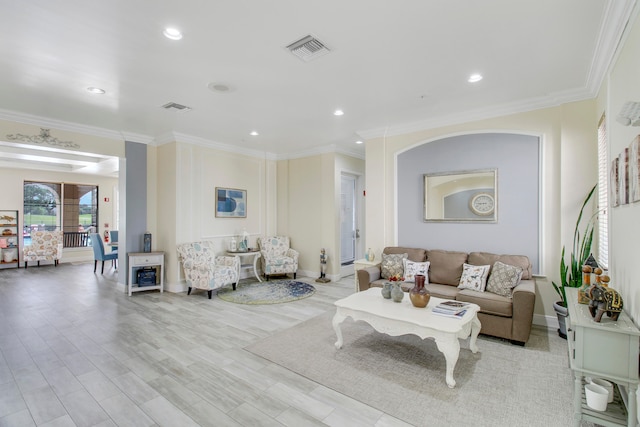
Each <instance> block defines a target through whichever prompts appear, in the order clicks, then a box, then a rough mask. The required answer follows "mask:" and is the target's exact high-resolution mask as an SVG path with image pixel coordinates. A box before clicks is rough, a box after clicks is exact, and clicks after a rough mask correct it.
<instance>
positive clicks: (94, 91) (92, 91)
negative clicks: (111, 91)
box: [87, 86, 105, 95]
mask: <svg viewBox="0 0 640 427" xmlns="http://www.w3.org/2000/svg"><path fill="white" fill-rule="evenodd" d="M87 90H88V91H89V92H91V93H95V94H98V95H102V94H103V93H105V92H104V89H100V88H99V87H93V86H91V87H88V88H87Z"/></svg>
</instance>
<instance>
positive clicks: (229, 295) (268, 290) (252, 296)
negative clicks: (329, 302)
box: [218, 279, 316, 304]
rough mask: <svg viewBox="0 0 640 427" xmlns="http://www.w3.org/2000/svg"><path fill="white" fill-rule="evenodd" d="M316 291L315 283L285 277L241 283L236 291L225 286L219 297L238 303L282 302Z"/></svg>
mask: <svg viewBox="0 0 640 427" xmlns="http://www.w3.org/2000/svg"><path fill="white" fill-rule="evenodd" d="M315 292H316V288H314V287H313V285H310V284H308V283H304V282H298V281H295V280H288V279H285V280H270V281H268V282H262V283H260V282H251V283H240V284H238V289H236V290H235V291H234V290H233V289H232V288H231V287H224V288H222V289H220V290H218V297H219V298H220V299H222V300H224V301H228V302H234V303H236V304H280V303H283V302H290V301H296V300H299V299H303V298H307V297H310V296H311V295H313V294H314V293H315Z"/></svg>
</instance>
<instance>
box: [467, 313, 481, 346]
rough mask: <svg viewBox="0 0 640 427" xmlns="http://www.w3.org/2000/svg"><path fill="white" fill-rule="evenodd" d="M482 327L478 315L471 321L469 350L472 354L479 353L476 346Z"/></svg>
mask: <svg viewBox="0 0 640 427" xmlns="http://www.w3.org/2000/svg"><path fill="white" fill-rule="evenodd" d="M481 326H482V325H481V324H480V320H479V319H478V315H477V314H476V315H475V316H474V317H473V320H472V321H471V339H470V340H469V349H471V352H472V353H477V352H478V345H477V344H476V341H477V339H478V334H480V328H481Z"/></svg>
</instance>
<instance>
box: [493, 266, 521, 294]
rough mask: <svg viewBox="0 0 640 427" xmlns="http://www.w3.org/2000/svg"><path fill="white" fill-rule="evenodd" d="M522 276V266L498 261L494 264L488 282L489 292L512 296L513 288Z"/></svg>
mask: <svg viewBox="0 0 640 427" xmlns="http://www.w3.org/2000/svg"><path fill="white" fill-rule="evenodd" d="M521 278H522V268H520V267H515V266H513V265H509V264H503V263H501V262H500V261H496V262H495V264H493V269H492V270H491V275H490V276H489V281H488V282H487V289H486V290H487V292H493V293H494V294H498V295H502V296H503V297H509V298H511V294H512V292H513V288H515V287H516V286H517V285H518V283H520V279H521Z"/></svg>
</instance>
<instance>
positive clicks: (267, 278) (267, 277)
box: [264, 274, 269, 282]
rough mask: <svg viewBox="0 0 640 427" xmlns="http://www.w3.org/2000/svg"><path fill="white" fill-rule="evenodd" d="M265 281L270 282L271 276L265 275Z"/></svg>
mask: <svg viewBox="0 0 640 427" xmlns="http://www.w3.org/2000/svg"><path fill="white" fill-rule="evenodd" d="M264 280H265V281H266V282H268V281H269V275H268V274H265V275H264Z"/></svg>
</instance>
